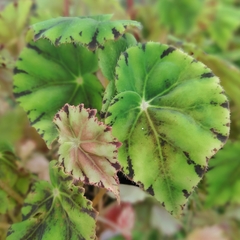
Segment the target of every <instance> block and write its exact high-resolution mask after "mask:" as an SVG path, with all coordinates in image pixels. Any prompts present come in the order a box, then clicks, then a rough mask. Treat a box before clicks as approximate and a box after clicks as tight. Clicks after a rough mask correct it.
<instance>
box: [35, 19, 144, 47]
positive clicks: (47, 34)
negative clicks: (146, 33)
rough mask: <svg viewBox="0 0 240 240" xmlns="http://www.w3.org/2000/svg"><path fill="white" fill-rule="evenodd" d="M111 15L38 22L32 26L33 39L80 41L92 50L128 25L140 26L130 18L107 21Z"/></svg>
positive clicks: (112, 37) (57, 43) (117, 35)
mask: <svg viewBox="0 0 240 240" xmlns="http://www.w3.org/2000/svg"><path fill="white" fill-rule="evenodd" d="M111 16H112V15H102V16H93V17H59V18H54V19H50V20H47V21H43V22H39V23H36V24H34V25H33V26H32V29H33V32H34V40H35V41H36V40H38V39H40V38H47V39H48V40H50V41H51V42H52V43H53V44H54V45H60V44H63V43H72V42H74V43H81V44H83V45H85V46H87V47H88V48H89V49H90V50H92V51H93V50H95V49H96V48H98V47H102V46H103V45H104V42H105V41H107V40H114V39H117V38H119V37H120V36H121V35H123V33H124V32H125V31H126V28H127V27H128V26H135V27H138V28H140V27H141V25H140V23H138V22H136V21H131V20H117V21H109V19H110V18H111Z"/></svg>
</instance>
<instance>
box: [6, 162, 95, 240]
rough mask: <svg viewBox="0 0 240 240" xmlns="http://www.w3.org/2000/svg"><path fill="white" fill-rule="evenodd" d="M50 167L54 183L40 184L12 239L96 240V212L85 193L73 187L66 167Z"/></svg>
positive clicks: (28, 203)
mask: <svg viewBox="0 0 240 240" xmlns="http://www.w3.org/2000/svg"><path fill="white" fill-rule="evenodd" d="M55 164H56V161H52V162H51V163H50V178H51V183H52V184H50V183H48V182H46V181H39V182H36V183H35V185H34V186H33V188H32V190H31V192H30V193H29V195H28V197H27V198H26V200H25V203H24V207H23V208H22V214H23V221H22V222H20V223H16V224H13V225H12V226H11V228H10V229H9V231H8V237H7V239H8V240H11V239H31V240H35V239H45V240H48V239H49V240H50V239H53V237H54V239H58V240H65V239H73V240H77V239H95V218H96V215H97V213H96V211H95V210H94V209H93V208H92V206H91V202H90V201H88V200H87V199H86V198H85V197H84V196H83V194H84V189H83V188H80V187H76V186H74V185H73V184H72V177H71V176H69V175H66V174H64V172H63V169H62V167H58V166H54V165H55Z"/></svg>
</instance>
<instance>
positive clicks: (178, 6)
mask: <svg viewBox="0 0 240 240" xmlns="http://www.w3.org/2000/svg"><path fill="white" fill-rule="evenodd" d="M158 2H159V4H158V9H159V17H160V21H161V23H162V24H163V25H164V26H166V27H167V28H168V29H169V30H170V31H173V32H174V33H175V34H177V35H181V34H182V35H184V34H185V35H186V34H189V32H191V30H192V28H193V26H194V25H195V23H196V21H197V17H198V15H199V13H200V11H201V8H202V4H203V2H204V1H201V0H196V1H188V0H177V1H169V0H161V1H158ZM186 16H187V17H186Z"/></svg>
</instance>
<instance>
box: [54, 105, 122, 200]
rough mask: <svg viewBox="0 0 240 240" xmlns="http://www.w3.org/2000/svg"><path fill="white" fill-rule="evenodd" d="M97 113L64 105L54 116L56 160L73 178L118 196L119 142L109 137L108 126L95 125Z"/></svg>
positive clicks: (109, 128) (79, 107) (93, 110)
mask: <svg viewBox="0 0 240 240" xmlns="http://www.w3.org/2000/svg"><path fill="white" fill-rule="evenodd" d="M96 112H97V111H96V110H95V109H85V108H84V105H83V104H80V105H79V106H76V107H75V106H69V105H68V104H66V105H65V106H64V107H63V108H62V109H61V110H60V111H59V112H58V113H57V114H56V116H55V118H54V123H55V124H56V126H57V128H58V130H59V143H60V144H61V145H60V148H59V154H60V157H59V161H60V162H61V163H62V164H63V166H64V169H65V171H66V172H67V173H71V174H72V176H73V177H74V178H77V179H79V180H81V181H83V182H84V183H87V184H94V185H97V186H99V187H104V188H106V189H108V190H110V191H112V192H113V193H114V194H115V195H116V196H117V197H119V189H118V178H117V175H116V172H117V170H119V169H120V165H119V163H118V161H117V152H118V151H117V149H118V147H119V146H121V143H120V142H118V141H117V139H116V138H114V137H113V136H112V133H111V127H108V126H106V125H104V124H103V123H101V122H98V120H97V118H96V116H95V115H96Z"/></svg>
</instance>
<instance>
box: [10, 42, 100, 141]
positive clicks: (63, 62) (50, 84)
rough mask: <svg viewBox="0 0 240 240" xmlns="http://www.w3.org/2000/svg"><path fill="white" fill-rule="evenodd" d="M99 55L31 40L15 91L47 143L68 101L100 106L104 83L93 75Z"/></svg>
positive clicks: (19, 67)
mask: <svg viewBox="0 0 240 240" xmlns="http://www.w3.org/2000/svg"><path fill="white" fill-rule="evenodd" d="M97 69H98V63H97V56H96V55H95V54H94V53H93V52H91V51H89V50H88V49H86V48H84V47H82V46H76V45H74V44H64V45H61V46H59V47H55V46H53V45H52V44H51V43H50V42H49V41H48V40H46V39H41V40H39V41H37V42H36V43H34V42H30V43H29V44H28V45H27V46H26V48H25V49H24V50H23V51H22V53H21V55H20V57H19V59H18V61H17V64H16V67H15V69H14V73H15V76H14V94H15V97H16V98H17V101H18V102H19V103H20V105H21V106H22V107H23V108H24V110H25V111H26V112H27V113H28V117H29V119H30V122H31V124H32V125H33V126H34V127H35V128H36V129H37V130H38V132H39V133H40V134H41V135H42V137H43V138H44V140H45V141H46V143H47V144H48V145H49V146H50V144H51V142H52V141H53V140H54V139H55V138H56V137H57V130H56V128H55V127H54V125H53V123H52V120H53V117H54V115H55V114H56V113H57V111H58V110H59V109H60V108H61V107H62V106H63V105H64V104H65V103H70V104H75V105H77V104H79V103H82V102H84V103H85V106H86V107H91V108H96V109H98V110H100V109H101V100H102V92H103V86H102V85H101V83H100V81H99V80H98V79H97V78H96V76H95V75H94V72H96V71H97Z"/></svg>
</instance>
